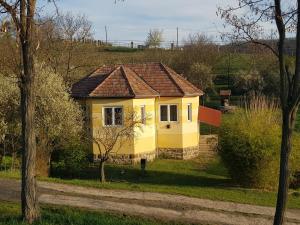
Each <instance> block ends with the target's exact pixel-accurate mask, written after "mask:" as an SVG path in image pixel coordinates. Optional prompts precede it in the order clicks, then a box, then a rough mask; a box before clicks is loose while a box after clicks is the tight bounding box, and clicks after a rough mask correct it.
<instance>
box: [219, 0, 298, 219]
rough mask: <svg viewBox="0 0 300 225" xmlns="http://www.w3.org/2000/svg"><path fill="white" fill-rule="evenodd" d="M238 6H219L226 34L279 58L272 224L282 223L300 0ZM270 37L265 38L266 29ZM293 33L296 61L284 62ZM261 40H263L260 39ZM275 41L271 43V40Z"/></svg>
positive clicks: (254, 0)
mask: <svg viewBox="0 0 300 225" xmlns="http://www.w3.org/2000/svg"><path fill="white" fill-rule="evenodd" d="M237 3H238V4H237V6H229V7H227V8H219V10H218V12H219V14H220V15H221V17H222V18H223V19H224V20H225V22H226V23H227V24H229V25H231V26H232V28H233V32H230V34H229V37H231V38H232V39H236V40H243V41H246V42H252V43H255V44H258V45H262V46H264V47H266V48H267V49H269V50H271V51H272V52H273V53H274V54H275V55H276V57H277V59H278V68H279V72H280V102H281V110H282V137H281V156H280V172H279V184H278V194H277V204H276V213H275V217H274V225H279V224H283V223H284V216H285V211H286V203H287V197H288V188H289V176H290V173H289V159H290V154H291V151H292V145H291V142H292V135H293V129H294V126H295V118H296V114H297V110H298V106H299V100H300V0H297V1H296V0H295V1H283V0H237ZM272 25H275V26H276V28H275V30H276V31H273V32H271V33H272V36H273V35H276V36H275V39H274V36H273V41H266V30H267V29H268V28H269V27H270V26H271V27H272ZM287 34H290V35H292V36H296V54H295V63H294V65H291V64H289V63H287V60H286V58H287V55H286V51H285V43H286V39H287V38H286V36H287ZM261 40H264V41H261ZM274 42H275V43H277V46H275V47H274V45H272V43H274Z"/></svg>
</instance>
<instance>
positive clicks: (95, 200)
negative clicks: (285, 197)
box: [0, 179, 300, 225]
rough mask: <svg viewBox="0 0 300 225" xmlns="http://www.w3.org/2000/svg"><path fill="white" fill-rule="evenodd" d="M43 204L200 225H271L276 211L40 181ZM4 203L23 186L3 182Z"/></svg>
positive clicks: (299, 214) (290, 216) (293, 220)
mask: <svg viewBox="0 0 300 225" xmlns="http://www.w3.org/2000/svg"><path fill="white" fill-rule="evenodd" d="M38 185H39V200H40V202H42V203H47V204H55V205H66V206H74V207H82V208H88V209H93V210H101V211H113V212H118V213H122V214H128V215H137V216H145V217H150V218H157V219H163V220H173V221H174V220H175V221H181V222H186V223H199V224H214V225H215V224H230V225H231V224H232V225H254V224H257V225H268V224H272V216H273V215H274V208H272V207H262V206H254V205H247V204H238V203H232V202H222V201H212V200H206V199H199V198H191V197H186V196H181V195H171V194H160V193H151V192H134V191H126V190H107V189H96V188H87V187H80V186H73V185H66V184H58V183H49V182H39V183H38ZM0 190H1V191H0V200H9V201H18V200H19V197H20V183H19V181H17V180H9V179H0ZM286 217H287V223H286V224H288V225H292V224H295V225H296V224H297V225H300V210H288V212H287V215H286Z"/></svg>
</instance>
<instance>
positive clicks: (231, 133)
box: [219, 99, 300, 189]
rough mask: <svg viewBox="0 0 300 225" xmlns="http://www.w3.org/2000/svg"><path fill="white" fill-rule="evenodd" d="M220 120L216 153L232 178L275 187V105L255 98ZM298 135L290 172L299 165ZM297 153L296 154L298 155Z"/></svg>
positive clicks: (277, 155)
mask: <svg viewBox="0 0 300 225" xmlns="http://www.w3.org/2000/svg"><path fill="white" fill-rule="evenodd" d="M253 101H256V102H254V103H253V102H251V103H250V104H249V105H248V106H246V108H245V109H239V110H237V111H236V112H235V113H234V114H233V115H231V116H230V117H228V118H227V120H226V121H223V124H222V127H221V129H220V136H219V137H220V139H219V152H220V156H221V158H222V160H223V161H224V163H225V165H226V166H227V167H228V169H229V173H230V176H231V177H232V178H233V180H234V181H235V182H236V183H238V184H240V185H243V186H246V187H253V188H263V189H275V188H276V187H277V184H278V173H279V159H280V142H281V126H280V113H279V110H278V109H277V107H276V106H275V105H274V104H272V103H267V102H266V100H261V99H256V100H253ZM299 138H300V137H299V136H298V135H295V137H294V142H293V145H294V146H293V147H294V151H293V154H292V157H291V171H292V174H293V172H295V170H296V169H297V168H296V166H297V165H299V162H300V161H299V157H298V156H299V150H298V149H299V147H300V140H299ZM297 155H298V156H297Z"/></svg>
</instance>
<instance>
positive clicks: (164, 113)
mask: <svg viewBox="0 0 300 225" xmlns="http://www.w3.org/2000/svg"><path fill="white" fill-rule="evenodd" d="M168 114H169V113H168V106H167V105H161V106H160V121H168Z"/></svg>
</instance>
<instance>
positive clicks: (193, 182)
mask: <svg viewBox="0 0 300 225" xmlns="http://www.w3.org/2000/svg"><path fill="white" fill-rule="evenodd" d="M223 170H224V168H222V166H220V165H218V164H215V165H214V164H212V165H210V166H209V167H208V168H207V169H206V170H205V169H204V170H199V171H193V172H192V174H188V173H180V172H176V171H174V172H171V171H157V170H148V171H146V173H145V174H144V173H143V172H142V171H141V170H140V169H139V168H137V167H134V166H116V165H106V167H105V172H106V178H107V180H109V181H111V182H127V183H131V184H153V185H167V186H177V187H178V186H196V187H224V186H232V183H231V180H230V179H228V178H227V177H225V176H223V175H224V171H223ZM216 175H217V176H218V177H216ZM52 177H56V178H62V179H82V180H99V168H98V166H96V165H92V166H90V167H89V168H86V169H84V170H82V171H80V172H78V173H76V174H68V173H66V171H63V170H55V169H54V170H53V171H52Z"/></svg>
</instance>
